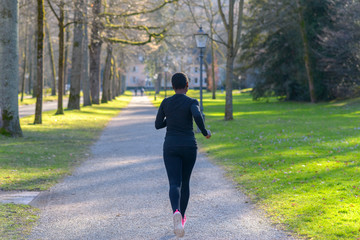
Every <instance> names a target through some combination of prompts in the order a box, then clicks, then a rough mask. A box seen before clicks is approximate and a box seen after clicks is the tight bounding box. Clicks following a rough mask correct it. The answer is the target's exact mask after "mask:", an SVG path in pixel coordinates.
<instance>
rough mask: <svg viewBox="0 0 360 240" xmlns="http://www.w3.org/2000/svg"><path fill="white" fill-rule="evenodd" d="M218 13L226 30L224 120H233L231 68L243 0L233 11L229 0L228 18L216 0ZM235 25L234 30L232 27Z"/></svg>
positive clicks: (236, 45)
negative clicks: (236, 14) (236, 16)
mask: <svg viewBox="0 0 360 240" xmlns="http://www.w3.org/2000/svg"><path fill="white" fill-rule="evenodd" d="M218 7H219V13H220V16H221V18H222V21H223V25H224V26H225V30H226V32H227V43H226V49H227V50H226V80H225V85H226V86H225V89H226V101H225V120H226V121H228V120H233V119H234V117H233V101H232V100H233V97H232V90H233V87H232V81H233V70H234V60H235V57H236V54H237V52H238V50H239V48H240V38H241V31H242V22H243V12H244V0H240V2H239V5H238V7H239V9H238V11H235V0H229V11H228V20H227V19H226V17H225V14H224V11H223V8H222V5H221V1H220V0H218ZM235 12H237V13H238V19H237V24H236V23H235ZM235 26H236V32H234V27H235Z"/></svg>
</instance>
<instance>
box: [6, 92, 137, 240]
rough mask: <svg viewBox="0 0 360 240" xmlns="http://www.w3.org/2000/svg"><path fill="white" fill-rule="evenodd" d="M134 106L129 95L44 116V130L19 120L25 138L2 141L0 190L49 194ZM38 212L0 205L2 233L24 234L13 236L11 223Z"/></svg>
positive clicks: (31, 119)
mask: <svg viewBox="0 0 360 240" xmlns="http://www.w3.org/2000/svg"><path fill="white" fill-rule="evenodd" d="M130 100H131V93H127V94H125V95H123V96H121V97H119V98H117V99H116V100H114V101H112V102H109V103H107V104H102V105H93V106H91V107H89V106H88V107H82V108H81V110H80V111H78V110H72V111H65V115H55V111H49V112H44V113H43V116H42V117H43V124H41V125H33V116H29V117H24V118H21V119H20V122H21V127H22V130H23V134H24V137H23V138H7V137H4V136H0V190H2V191H10V190H20V191H21V190H28V191H35V190H36V191H39V190H40V191H41V190H46V189H49V188H50V187H51V186H53V185H54V184H55V183H56V182H58V181H59V180H60V179H61V178H63V177H64V176H66V175H68V174H70V173H71V171H72V169H73V168H74V167H75V166H77V165H78V164H79V163H80V162H81V161H83V160H84V159H86V158H88V157H89V155H90V146H91V145H92V144H93V143H94V142H95V141H96V140H97V139H98V137H99V135H100V133H101V131H102V130H103V128H104V127H105V126H106V125H107V123H108V122H109V120H110V119H111V118H112V117H114V116H116V115H117V114H118V113H119V112H120V110H121V109H122V108H124V107H125V106H126V105H127V104H128V103H129V102H130ZM21 209H22V210H21ZM20 210H21V211H20ZM34 211H35V210H34V209H31V208H29V209H27V208H26V207H25V206H15V205H1V204H0V223H1V224H0V233H3V232H7V233H8V236H9V238H10V237H11V236H12V235H11V234H12V232H14V231H15V232H17V233H14V234H20V233H21V232H22V230H21V228H20V230H19V231H16V230H14V229H16V227H14V226H17V225H16V223H15V224H12V223H11V221H12V220H11V219H15V220H16V219H23V217H22V214H23V213H24V214H25V212H28V213H29V214H30V216H33V215H32V213H33V212H34ZM24 216H26V215H24ZM1 218H3V219H5V220H3V219H1ZM18 223H19V222H18ZM21 225H22V224H20V225H19V226H21ZM13 227H14V229H12V228H13ZM9 234H10V235H9ZM0 236H2V235H1V234H0ZM5 239H7V238H5Z"/></svg>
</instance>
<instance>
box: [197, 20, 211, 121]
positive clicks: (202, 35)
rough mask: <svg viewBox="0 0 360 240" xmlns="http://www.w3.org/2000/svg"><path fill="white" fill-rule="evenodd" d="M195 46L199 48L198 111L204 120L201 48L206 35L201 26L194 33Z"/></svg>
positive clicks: (203, 46)
mask: <svg viewBox="0 0 360 240" xmlns="http://www.w3.org/2000/svg"><path fill="white" fill-rule="evenodd" d="M194 36H195V40H196V46H197V47H198V48H199V49H200V111H201V114H202V116H203V118H204V120H205V115H204V106H203V95H202V87H203V67H202V65H203V57H204V53H203V50H204V49H205V48H206V42H207V39H208V35H207V34H206V33H205V32H204V31H203V30H202V27H200V28H199V31H197V32H196V33H195V34H194Z"/></svg>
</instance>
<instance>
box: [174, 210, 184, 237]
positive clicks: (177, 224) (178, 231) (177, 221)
mask: <svg viewBox="0 0 360 240" xmlns="http://www.w3.org/2000/svg"><path fill="white" fill-rule="evenodd" d="M173 219H174V233H175V235H176V236H177V237H179V238H181V237H183V236H184V235H185V231H184V228H183V226H182V223H181V220H182V217H181V213H179V212H176V213H174V216H173Z"/></svg>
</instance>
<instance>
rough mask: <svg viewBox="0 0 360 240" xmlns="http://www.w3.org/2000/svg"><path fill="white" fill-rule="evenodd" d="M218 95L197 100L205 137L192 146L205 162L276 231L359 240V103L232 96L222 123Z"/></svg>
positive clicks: (194, 94) (221, 101) (221, 102)
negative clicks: (277, 226) (278, 227)
mask: <svg viewBox="0 0 360 240" xmlns="http://www.w3.org/2000/svg"><path fill="white" fill-rule="evenodd" d="M188 95H189V96H192V97H196V98H198V95H199V94H198V91H190V92H189V93H188ZM224 98H225V94H220V93H217V99H216V100H212V99H211V94H210V93H205V96H204V109H205V111H204V112H205V115H206V126H208V127H209V128H210V129H211V131H212V132H213V137H212V138H211V139H210V140H206V139H204V138H202V137H198V141H199V143H200V144H201V147H202V149H203V150H204V151H205V152H206V153H207V154H208V155H209V157H210V158H212V159H213V160H214V161H215V162H216V163H218V164H220V165H222V166H224V167H225V169H226V170H227V171H228V175H229V176H231V177H232V179H234V180H235V182H236V183H238V186H239V188H241V189H242V190H243V191H245V192H246V193H247V194H248V195H249V196H250V197H251V198H252V199H253V201H254V202H256V203H257V204H258V206H259V207H261V208H263V209H265V210H266V212H267V213H268V214H269V216H270V217H271V218H272V219H273V220H274V222H275V223H281V224H282V225H283V226H284V228H286V229H289V230H291V231H293V232H294V233H296V234H298V235H300V236H303V237H304V238H309V239H324V240H325V239H326V240H332V239H334V240H335V239H360V176H359V170H360V164H359V163H360V100H359V99H355V100H349V101H342V102H333V103H319V104H309V103H296V102H278V101H276V100H275V99H270V100H269V101H253V100H252V98H251V96H250V95H249V94H248V93H242V94H240V93H239V92H238V91H237V92H234V99H233V104H234V106H233V107H234V119H235V120H233V121H224V120H223V119H224ZM150 99H152V100H153V95H151V96H150ZM161 99H162V98H161V97H159V96H158V97H157V101H156V102H154V105H156V106H158V105H159V104H160V102H161Z"/></svg>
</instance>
